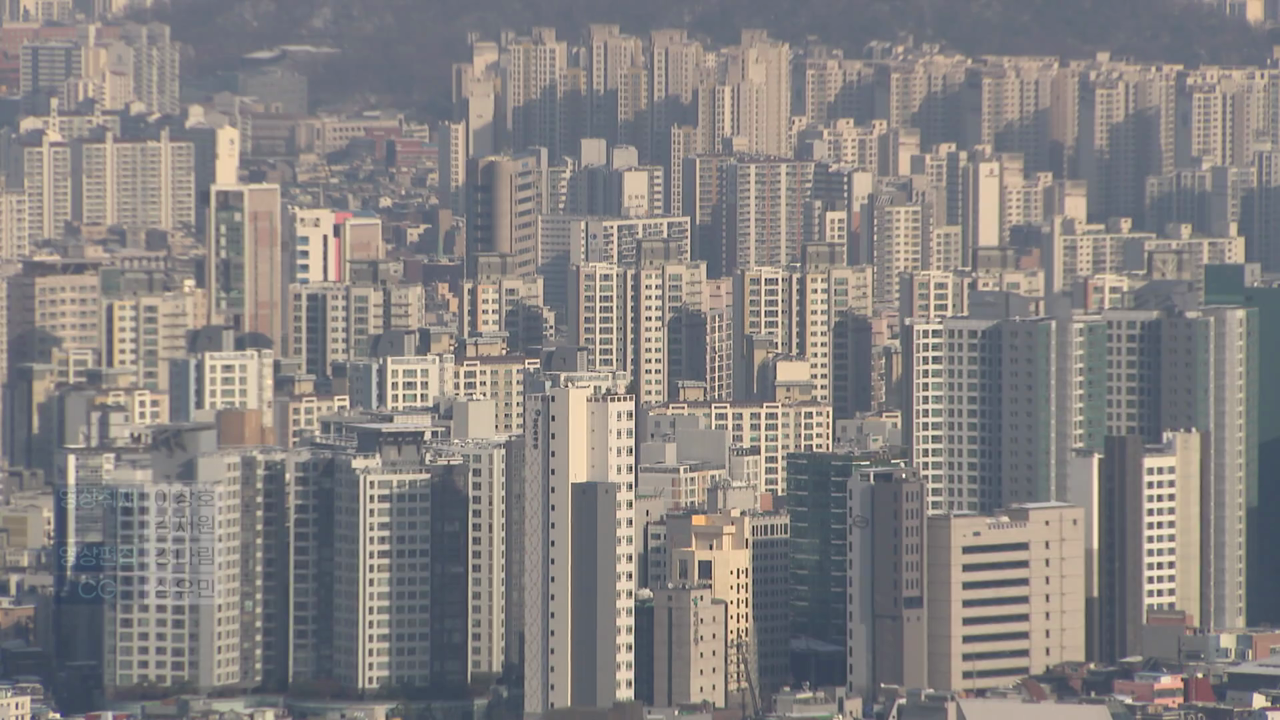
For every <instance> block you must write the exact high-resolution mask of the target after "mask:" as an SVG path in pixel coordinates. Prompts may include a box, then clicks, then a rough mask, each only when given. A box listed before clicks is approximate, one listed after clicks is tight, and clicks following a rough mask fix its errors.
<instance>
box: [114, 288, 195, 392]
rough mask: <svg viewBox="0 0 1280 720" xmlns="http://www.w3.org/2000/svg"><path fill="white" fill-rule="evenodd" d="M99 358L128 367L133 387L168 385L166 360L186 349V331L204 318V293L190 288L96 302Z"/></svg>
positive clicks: (161, 386)
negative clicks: (99, 309) (98, 304)
mask: <svg viewBox="0 0 1280 720" xmlns="http://www.w3.org/2000/svg"><path fill="white" fill-rule="evenodd" d="M102 305H103V310H102V316H103V317H102V320H103V321H102V362H103V364H104V365H105V366H106V367H110V368H132V369H134V371H135V372H136V373H137V375H136V382H137V384H138V386H139V387H145V388H149V389H151V390H160V389H161V388H168V387H169V361H170V360H176V359H179V358H182V357H185V356H186V354H187V332H188V331H189V330H190V329H191V328H196V327H200V326H201V325H203V324H204V322H205V318H207V317H208V312H209V311H208V294H207V293H205V291H204V290H201V289H197V288H195V287H189V288H184V289H183V290H180V291H173V292H165V293H149V294H140V295H133V296H129V297H122V298H107V299H104V300H103V301H102Z"/></svg>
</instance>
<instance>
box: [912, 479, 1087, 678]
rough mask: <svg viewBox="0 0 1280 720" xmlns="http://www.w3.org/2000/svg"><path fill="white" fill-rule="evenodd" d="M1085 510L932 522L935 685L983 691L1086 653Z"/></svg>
mask: <svg viewBox="0 0 1280 720" xmlns="http://www.w3.org/2000/svg"><path fill="white" fill-rule="evenodd" d="M1084 533H1085V519H1084V509H1083V508H1081V507H1078V506H1075V505H1068V504H1066V503H1056V502H1049V503H1029V504H1025V505H1015V506H1013V507H1009V508H1006V509H1004V510H1001V511H999V512H998V513H997V514H994V515H978V514H973V513H960V512H954V513H948V514H944V515H934V516H932V517H930V518H929V520H928V533H927V537H928V540H927V542H928V554H927V557H928V572H927V573H926V583H927V592H926V598H927V599H926V605H925V607H926V608H927V609H928V628H929V673H928V679H929V685H928V686H929V687H931V688H933V689H935V690H968V691H973V690H985V689H990V688H998V687H1004V686H1006V685H1009V684H1010V683H1012V682H1016V681H1017V680H1019V679H1020V678H1023V677H1026V676H1027V675H1029V674H1032V673H1037V672H1041V671H1043V670H1044V669H1045V668H1047V667H1049V666H1052V665H1056V664H1058V663H1061V662H1068V661H1082V660H1084V659H1085V639H1084V638H1085V602H1084V593H1085V583H1084V580H1085V575H1084Z"/></svg>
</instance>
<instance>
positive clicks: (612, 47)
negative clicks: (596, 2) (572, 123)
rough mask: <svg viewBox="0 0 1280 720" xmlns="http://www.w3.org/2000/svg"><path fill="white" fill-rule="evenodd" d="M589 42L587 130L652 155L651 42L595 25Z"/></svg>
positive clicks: (587, 134)
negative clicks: (648, 49) (648, 51)
mask: <svg viewBox="0 0 1280 720" xmlns="http://www.w3.org/2000/svg"><path fill="white" fill-rule="evenodd" d="M586 41H587V42H586V43H585V44H584V47H583V49H584V51H585V53H584V56H585V57H584V58H583V60H584V63H583V64H584V65H585V66H586V67H585V75H586V93H587V94H586V99H585V103H584V104H585V106H586V132H585V133H584V137H593V138H604V139H605V140H606V141H608V143H609V144H610V145H632V146H640V147H642V149H643V151H644V155H647V154H648V145H647V143H648V141H649V118H648V113H647V111H648V107H649V79H650V76H649V69H648V67H647V64H646V53H645V43H644V41H643V40H642V39H640V38H638V37H635V36H632V35H624V34H622V32H621V31H620V28H619V27H618V26H617V25H590V26H588V28H587V37H586Z"/></svg>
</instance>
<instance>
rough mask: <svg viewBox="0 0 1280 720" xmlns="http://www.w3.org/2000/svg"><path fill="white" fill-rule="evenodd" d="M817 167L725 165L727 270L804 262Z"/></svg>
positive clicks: (765, 162)
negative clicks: (802, 258) (801, 256)
mask: <svg viewBox="0 0 1280 720" xmlns="http://www.w3.org/2000/svg"><path fill="white" fill-rule="evenodd" d="M813 169H814V164H813V163H812V162H805V161H796V160H778V159H763V158H762V159H751V158H741V159H736V160H734V161H732V162H730V163H729V164H728V165H727V166H726V167H725V177H724V196H723V197H722V198H721V202H722V203H724V209H723V211H722V212H723V227H724V267H725V271H726V272H731V271H733V270H750V269H753V268H756V267H763V266H775V267H776V266H782V265H786V264H787V263H792V262H798V261H799V260H800V251H801V245H802V244H803V243H804V242H805V240H806V238H805V218H806V212H805V211H806V208H807V207H808V203H809V200H810V199H811V193H812V191H813ZM684 210H685V212H689V208H688V207H686V208H684Z"/></svg>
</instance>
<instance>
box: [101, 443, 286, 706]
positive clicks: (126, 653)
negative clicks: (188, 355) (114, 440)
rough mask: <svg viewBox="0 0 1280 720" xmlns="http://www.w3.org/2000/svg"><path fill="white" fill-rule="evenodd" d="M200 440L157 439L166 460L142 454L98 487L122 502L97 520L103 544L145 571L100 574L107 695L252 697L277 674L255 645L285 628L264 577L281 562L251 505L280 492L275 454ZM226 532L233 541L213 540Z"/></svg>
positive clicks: (119, 568) (282, 659)
mask: <svg viewBox="0 0 1280 720" xmlns="http://www.w3.org/2000/svg"><path fill="white" fill-rule="evenodd" d="M197 434H200V435H203V436H204V438H202V439H197V438H196V437H195V436H196V435H197ZM212 436H213V428H212V427H211V426H209V427H206V428H201V429H195V430H192V429H189V428H175V429H173V430H171V431H168V432H164V431H161V432H158V433H157V435H156V437H155V438H154V440H153V442H154V443H159V444H162V445H163V444H165V443H168V444H167V445H166V447H169V452H168V453H167V454H161V453H151V454H150V455H149V458H150V462H149V463H148V465H149V467H145V469H142V470H141V472H139V473H137V474H136V475H134V476H132V477H129V478H127V479H126V481H125V483H124V484H116V482H117V481H116V480H115V479H114V478H112V479H110V480H108V479H105V478H104V485H108V486H111V487H113V489H114V492H115V494H116V496H117V497H125V496H127V497H128V498H129V500H128V501H127V502H118V503H110V504H106V505H105V506H104V507H101V508H100V509H99V512H101V513H102V514H103V515H104V541H105V542H106V543H107V544H108V545H109V546H113V547H129V548H132V549H133V552H135V553H136V556H137V557H138V558H143V557H146V558H149V560H150V561H149V562H140V561H139V562H133V563H125V562H119V563H117V564H116V565H115V567H114V568H113V572H111V573H110V575H109V577H110V579H111V580H112V581H113V582H115V583H116V585H115V586H116V587H118V588H120V590H119V592H118V593H117V594H116V597H114V598H104V600H103V602H104V603H105V613H104V615H105V627H104V630H103V632H104V636H105V645H104V647H106V648H107V654H106V657H105V662H104V681H105V682H104V684H105V686H106V687H107V688H108V689H125V688H130V687H133V686H135V685H139V684H151V685H159V686H185V685H193V686H195V687H198V688H201V689H202V690H204V691H209V690H214V689H218V688H248V687H256V686H259V685H261V684H263V682H264V681H267V680H268V679H269V678H272V677H273V676H274V675H275V674H276V672H277V671H279V670H280V669H281V668H282V667H283V665H282V664H283V663H287V655H286V654H285V653H283V652H280V650H281V648H276V647H272V648H270V649H268V648H267V647H266V643H267V637H266V635H269V634H270V633H269V632H268V633H266V634H264V629H265V628H267V627H271V626H274V623H276V622H284V621H285V620H286V617H285V615H283V614H281V613H282V612H284V609H283V608H282V607H281V605H280V603H281V602H282V600H281V596H280V595H279V591H280V590H282V585H281V584H280V583H279V582H278V577H279V576H277V575H275V574H274V573H271V572H267V567H266V566H265V564H266V563H267V562H273V563H279V562H283V561H284V560H285V558H282V557H274V556H273V548H274V546H275V545H276V543H277V542H278V540H279V539H280V538H278V537H275V536H274V535H275V533H274V532H273V530H272V528H278V527H281V525H280V524H278V523H280V521H281V519H282V518H280V517H279V516H278V515H275V514H274V513H275V512H278V508H276V509H269V508H268V506H267V505H266V504H264V502H263V499H264V496H265V495H266V494H267V493H279V492H280V491H281V490H282V489H283V487H284V485H285V482H286V481H285V467H284V465H285V464H284V462H283V460H284V458H283V454H282V453H281V452H279V451H273V450H251V451H243V450H217V449H216V447H215V445H214V443H213V442H211V441H212ZM145 457H146V456H144V462H145ZM144 512H145V514H146V515H148V516H150V517H152V518H154V520H153V521H152V522H151V523H148V524H147V525H146V526H142V527H139V526H137V525H136V521H135V519H134V518H135V517H136V515H134V513H139V514H142V513H144ZM229 527H235V528H239V529H240V531H239V532H219V531H218V530H219V529H225V528H229ZM219 558H222V560H219ZM231 560H234V562H232V561H231ZM143 593H145V594H143ZM225 598H237V599H238V601H237V602H230V603H228V602H222V600H223V599H225ZM143 601H145V602H143ZM161 649H163V652H161Z"/></svg>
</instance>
